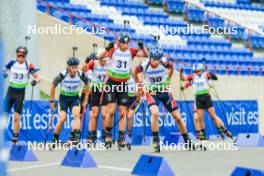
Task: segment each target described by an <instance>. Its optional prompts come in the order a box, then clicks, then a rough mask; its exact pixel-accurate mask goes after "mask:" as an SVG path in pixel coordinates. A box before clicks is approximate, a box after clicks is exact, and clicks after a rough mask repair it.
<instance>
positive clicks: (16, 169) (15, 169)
mask: <svg viewBox="0 0 264 176" xmlns="http://www.w3.org/2000/svg"><path fill="white" fill-rule="evenodd" d="M59 164H60V162H55V163H49V164H41V165H36V166H27V167H19V168H14V169H8V170H7V171H8V172H15V171H22V170H29V169H35V168H41V167H50V166H56V165H59Z"/></svg>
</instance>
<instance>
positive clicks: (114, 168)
mask: <svg viewBox="0 0 264 176" xmlns="http://www.w3.org/2000/svg"><path fill="white" fill-rule="evenodd" d="M98 167H99V168H103V169H110V170H119V171H126V172H131V171H132V169H130V168H123V167H115V166H105V165H98Z"/></svg>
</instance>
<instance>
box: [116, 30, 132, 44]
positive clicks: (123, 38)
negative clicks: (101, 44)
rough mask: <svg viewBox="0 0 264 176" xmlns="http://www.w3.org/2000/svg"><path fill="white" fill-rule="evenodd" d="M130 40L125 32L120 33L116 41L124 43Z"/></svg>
mask: <svg viewBox="0 0 264 176" xmlns="http://www.w3.org/2000/svg"><path fill="white" fill-rule="evenodd" d="M130 39H131V36H130V34H129V33H127V32H120V33H119V35H118V41H119V42H121V43H126V42H128V41H130Z"/></svg>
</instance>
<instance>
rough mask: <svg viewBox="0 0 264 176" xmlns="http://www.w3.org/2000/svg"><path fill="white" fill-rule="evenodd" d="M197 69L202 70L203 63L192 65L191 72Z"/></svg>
mask: <svg viewBox="0 0 264 176" xmlns="http://www.w3.org/2000/svg"><path fill="white" fill-rule="evenodd" d="M198 70H201V71H204V66H203V64H201V63H199V64H197V65H193V72H196V71H198Z"/></svg>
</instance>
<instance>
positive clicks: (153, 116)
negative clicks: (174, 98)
mask: <svg viewBox="0 0 264 176" xmlns="http://www.w3.org/2000/svg"><path fill="white" fill-rule="evenodd" d="M151 115H152V118H153V119H155V120H157V119H158V118H159V111H158V110H152V111H151Z"/></svg>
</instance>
